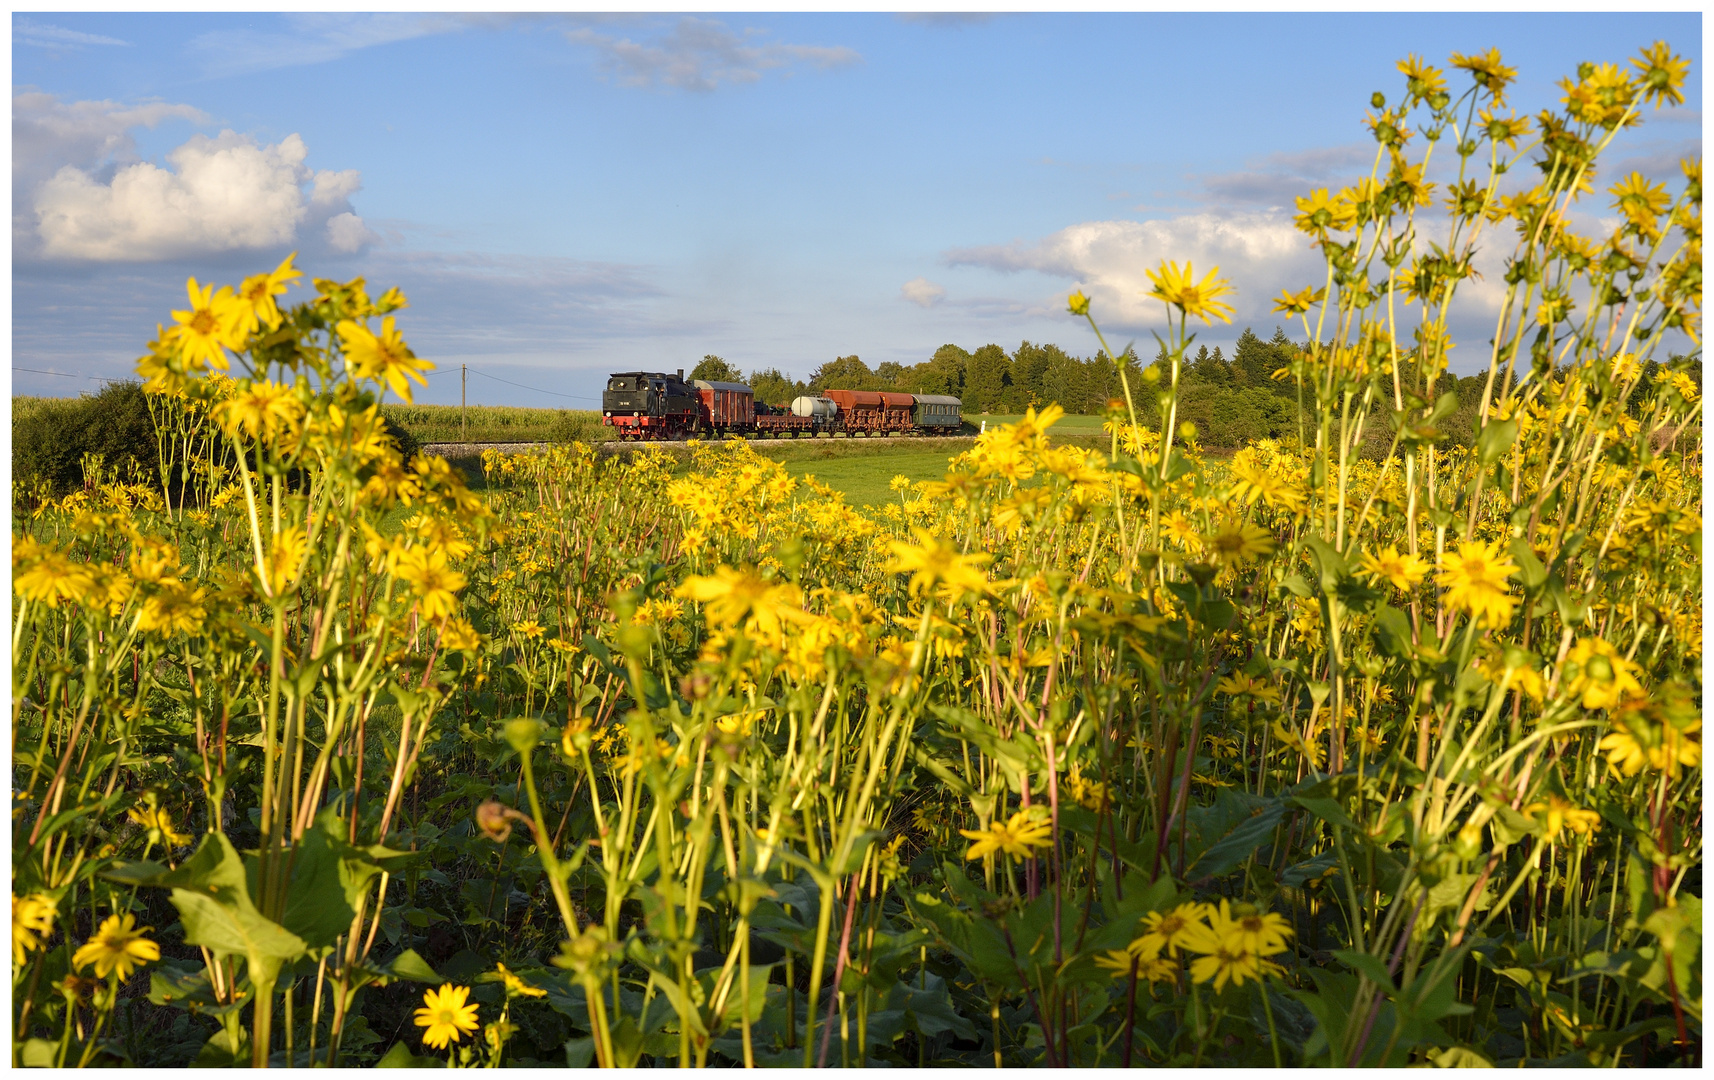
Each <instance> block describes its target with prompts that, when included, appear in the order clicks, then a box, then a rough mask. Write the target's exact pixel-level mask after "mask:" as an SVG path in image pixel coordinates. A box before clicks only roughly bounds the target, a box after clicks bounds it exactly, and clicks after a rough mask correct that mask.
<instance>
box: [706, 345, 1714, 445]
mask: <svg viewBox="0 0 1714 1080" xmlns="http://www.w3.org/2000/svg"><path fill="white" fill-rule="evenodd" d="M1301 348H1303V345H1301V344H1297V343H1294V342H1292V341H1291V339H1289V338H1288V337H1286V335H1285V331H1283V330H1281V329H1278V328H1276V329H1275V330H1274V334H1273V337H1272V338H1269V339H1268V340H1265V341H1264V340H1263V339H1261V338H1259V337H1257V336H1256V335H1255V334H1254V333H1253V332H1252V331H1251V330H1250V329H1249V328H1247V327H1246V328H1245V330H1244V332H1243V333H1242V334H1240V335H1239V337H1238V341H1237V345H1236V347H1235V348H1234V349H1233V350H1232V355H1231V356H1230V357H1227V356H1225V355H1223V354H1222V352H1221V350H1220V347H1219V346H1215V347H1214V348H1212V349H1210V348H1208V347H1207V346H1206V345H1202V346H1198V347H1197V351H1196V352H1195V354H1194V355H1193V356H1191V357H1190V358H1189V361H1188V362H1187V363H1186V364H1185V367H1184V370H1183V371H1182V372H1181V373H1180V382H1179V399H1178V418H1179V420H1180V421H1181V422H1182V421H1185V420H1189V421H1191V422H1192V423H1194V424H1196V428H1197V431H1198V437H1199V440H1200V441H1201V443H1202V444H1203V445H1205V446H1218V447H1238V446H1242V445H1244V444H1245V443H1246V442H1249V441H1250V440H1252V439H1263V438H1282V437H1288V436H1294V435H1296V434H1297V432H1298V422H1297V384H1296V382H1295V381H1294V380H1290V379H1288V380H1284V381H1277V380H1275V379H1274V378H1273V373H1274V372H1275V371H1278V370H1279V369H1280V368H1282V367H1284V366H1286V364H1287V363H1288V362H1289V361H1290V359H1291V357H1292V355H1293V354H1294V353H1295V352H1296V351H1298V350H1299V349H1301ZM1119 359H1120V361H1121V362H1123V363H1124V364H1125V365H1126V368H1127V370H1128V372H1129V378H1130V381H1131V393H1132V396H1133V398H1134V400H1135V401H1136V405H1137V412H1138V415H1139V418H1140V419H1142V420H1144V421H1145V422H1146V423H1149V424H1151V425H1154V426H1157V427H1158V426H1159V422H1160V417H1159V416H1158V415H1157V413H1158V410H1157V407H1156V403H1155V395H1156V392H1157V391H1158V389H1159V386H1160V384H1161V383H1164V381H1165V380H1166V378H1167V377H1168V376H1169V373H1168V371H1167V370H1166V368H1165V363H1164V356H1157V357H1156V358H1155V360H1154V361H1153V364H1159V365H1161V368H1162V370H1161V380H1160V382H1157V383H1156V384H1155V385H1154V386H1150V385H1148V384H1147V383H1146V382H1145V381H1144V379H1143V370H1144V366H1145V365H1143V363H1142V361H1141V359H1140V358H1139V356H1138V355H1137V353H1136V352H1135V350H1134V349H1129V348H1128V349H1126V351H1125V352H1124V353H1123V354H1122V355H1121V356H1120V358H1119ZM1677 361H1679V358H1678V357H1673V358H1672V360H1670V361H1669V364H1670V363H1675V362H1677ZM1660 367H1661V365H1659V364H1655V363H1652V362H1651V363H1650V364H1649V365H1648V371H1647V373H1646V376H1647V377H1646V379H1645V383H1648V382H1652V381H1653V379H1654V377H1655V374H1656V372H1657V371H1658V370H1659V369H1660ZM1694 367H1695V370H1694V374H1693V378H1695V380H1696V382H1697V384H1698V385H1700V384H1701V363H1700V361H1697V362H1696V363H1695V365H1694ZM691 377H692V378H696V379H710V380H722V381H731V382H745V383H748V384H749V385H750V386H751V387H752V388H754V389H755V391H756V398H757V400H759V401H765V402H767V403H768V404H770V405H785V404H787V403H789V402H790V401H791V399H792V398H794V397H797V396H799V395H800V394H812V393H818V392H820V391H823V390H833V389H839V390H898V391H902V392H905V393H911V394H950V395H951V396H953V397H956V398H959V399H961V400H962V401H963V402H964V415H965V416H970V417H974V416H980V415H982V414H984V413H990V414H994V413H997V414H1002V415H1005V414H1017V413H1021V412H1023V411H1024V409H1025V408H1027V407H1029V406H1031V405H1034V406H1037V407H1040V406H1043V405H1047V404H1051V403H1054V402H1057V403H1058V404H1059V406H1060V407H1061V408H1063V409H1064V410H1065V411H1066V412H1069V413H1083V414H1090V415H1098V414H1100V413H1103V412H1105V411H1106V409H1107V403H1108V402H1109V401H1112V400H1115V399H1120V398H1123V397H1124V389H1123V387H1122V386H1121V385H1120V383H1119V368H1118V365H1117V364H1115V363H1114V362H1113V361H1112V359H1110V358H1109V357H1107V356H1106V355H1105V354H1104V353H1097V354H1096V355H1094V356H1092V357H1090V358H1088V359H1083V358H1079V357H1076V356H1072V355H1070V354H1069V353H1067V352H1066V351H1065V350H1063V349H1061V348H1060V347H1059V346H1057V345H1036V344H1033V343H1031V342H1028V341H1025V342H1023V343H1021V344H1019V346H1018V347H1017V348H1016V349H1015V350H1013V351H1012V352H1011V353H1010V354H1008V353H1007V352H1006V350H1004V349H1002V348H1001V347H1000V346H998V345H984V346H982V347H981V348H979V349H977V350H975V351H974V352H970V351H967V350H965V349H963V348H960V347H959V346H957V345H942V346H941V347H940V348H938V349H936V350H935V351H934V355H933V356H931V357H929V358H928V359H927V360H925V361H923V362H922V363H920V364H915V365H913V366H911V367H905V366H904V365H903V364H897V363H891V362H889V363H884V364H881V365H880V366H879V367H876V368H873V369H871V368H870V367H869V365H867V364H865V363H864V362H863V361H862V360H861V359H860V358H858V357H857V356H841V357H839V358H837V359H834V360H830V361H828V362H827V363H825V364H823V365H821V366H820V367H818V368H816V369H815V370H814V371H813V372H811V373H810V376H809V379H808V381H804V380H801V379H792V378H791V377H790V376H788V375H786V374H784V373H783V372H781V371H780V370H779V369H778V368H767V369H763V370H760V371H754V372H751V373H750V374H749V375H748V376H746V375H744V374H743V373H742V372H741V371H739V370H738V368H737V367H735V366H734V365H732V364H730V363H728V362H727V361H726V360H723V359H721V358H720V357H718V356H705V357H703V359H702V363H700V364H698V365H697V366H696V369H695V370H694V371H692V372H691ZM1407 381H1409V382H1414V381H1415V380H1414V379H1410V380H1407ZM1486 381H1487V380H1486V375H1485V373H1484V374H1483V375H1467V376H1464V377H1462V378H1460V377H1459V376H1456V375H1453V374H1451V373H1450V372H1448V373H1446V374H1443V375H1442V376H1441V377H1440V381H1439V384H1438V385H1437V387H1436V390H1437V396H1438V394H1446V393H1455V394H1456V395H1457V396H1458V409H1457V411H1456V412H1454V413H1453V414H1452V415H1451V416H1450V417H1448V418H1447V419H1446V420H1445V421H1443V423H1442V425H1441V426H1442V429H1443V430H1444V432H1445V434H1446V436H1447V437H1448V438H1449V440H1450V441H1451V442H1453V443H1455V444H1459V445H1468V444H1469V443H1470V441H1471V439H1472V437H1473V433H1474V431H1475V427H1476V418H1477V412H1478V410H1479V408H1480V404H1481V398H1482V390H1483V387H1484V385H1485V384H1486ZM1646 396H1647V395H1646V392H1639V393H1638V394H1637V395H1635V400H1637V401H1638V402H1641V401H1642V400H1644V398H1646ZM1390 413H1391V403H1390V402H1385V403H1382V404H1381V405H1380V406H1379V408H1378V409H1377V411H1376V413H1375V422H1373V423H1371V424H1370V425H1369V427H1368V429H1367V431H1366V432H1365V439H1364V444H1365V445H1364V452H1365V453H1368V454H1371V455H1380V454H1384V453H1385V452H1386V449H1387V446H1388V445H1389V444H1390V443H1391V441H1392V431H1393V429H1392V425H1391V421H1390Z"/></svg>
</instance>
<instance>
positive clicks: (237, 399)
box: [214, 379, 304, 440]
mask: <svg viewBox="0 0 1714 1080" xmlns="http://www.w3.org/2000/svg"><path fill="white" fill-rule="evenodd" d="M303 414H304V407H303V403H302V402H300V401H299V400H298V397H297V394H296V393H294V392H293V390H292V388H291V387H289V386H285V385H283V384H281V383H277V382H270V381H267V380H259V379H253V380H246V381H244V382H242V383H240V384H239V389H238V392H237V393H236V394H234V395H233V396H231V397H229V398H227V399H226V400H225V401H222V402H221V403H220V404H218V405H216V406H215V407H214V416H215V419H216V420H218V421H219V422H220V426H221V427H222V428H223V429H224V430H225V431H226V433H227V434H229V435H237V434H238V432H240V431H243V432H245V433H246V434H248V435H249V436H250V437H251V438H256V437H258V436H263V437H265V438H267V439H269V440H273V439H275V438H278V437H279V435H280V433H281V432H282V431H284V432H290V433H293V434H295V433H296V432H297V430H298V426H299V424H300V423H301V422H302V420H303Z"/></svg>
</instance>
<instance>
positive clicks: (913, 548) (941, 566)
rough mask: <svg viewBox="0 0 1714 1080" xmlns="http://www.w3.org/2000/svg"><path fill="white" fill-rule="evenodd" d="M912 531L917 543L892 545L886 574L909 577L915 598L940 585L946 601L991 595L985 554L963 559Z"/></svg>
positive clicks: (935, 539) (948, 546) (943, 544)
mask: <svg viewBox="0 0 1714 1080" xmlns="http://www.w3.org/2000/svg"><path fill="white" fill-rule="evenodd" d="M1044 426H1045V425H1044ZM911 531H912V532H914V533H915V534H916V537H917V541H918V542H917V543H915V544H912V543H910V542H909V541H906V540H893V541H890V542H889V544H888V546H889V547H890V548H891V549H892V556H893V557H892V559H891V561H889V562H888V563H887V572H888V573H891V574H910V575H911V583H910V589H911V592H912V593H913V594H916V595H920V594H922V593H924V592H927V591H928V590H929V589H931V588H933V587H934V586H936V585H937V584H938V585H940V586H941V588H940V596H941V598H942V599H945V600H957V599H959V598H961V597H963V596H965V595H968V594H971V593H975V594H981V593H985V592H987V591H988V578H987V576H986V575H984V574H983V573H982V569H981V567H982V565H983V564H984V563H986V562H987V561H988V556H987V555H986V554H984V553H981V552H978V553H976V554H974V555H963V554H960V553H959V551H958V548H957V546H955V545H953V544H949V543H946V542H944V541H942V540H941V539H940V538H939V537H937V536H935V535H934V534H933V533H931V532H929V531H928V530H927V529H923V528H918V527H916V526H912V528H911Z"/></svg>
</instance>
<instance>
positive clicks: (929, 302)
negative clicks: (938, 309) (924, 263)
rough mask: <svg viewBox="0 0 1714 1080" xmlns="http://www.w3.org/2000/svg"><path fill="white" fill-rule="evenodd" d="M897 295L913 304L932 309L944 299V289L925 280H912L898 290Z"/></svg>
mask: <svg viewBox="0 0 1714 1080" xmlns="http://www.w3.org/2000/svg"><path fill="white" fill-rule="evenodd" d="M899 295H901V296H903V297H904V298H905V299H906V300H909V301H910V302H911V303H913V304H917V305H920V306H922V307H925V308H927V307H933V306H934V305H936V304H938V303H940V302H941V300H943V299H945V297H946V289H944V288H943V287H941V286H939V285H936V284H935V283H934V282H932V281H930V280H929V279H927V278H920V277H919V278H912V279H911V280H910V281H907V282H905V283H904V285H902V286H900V288H899Z"/></svg>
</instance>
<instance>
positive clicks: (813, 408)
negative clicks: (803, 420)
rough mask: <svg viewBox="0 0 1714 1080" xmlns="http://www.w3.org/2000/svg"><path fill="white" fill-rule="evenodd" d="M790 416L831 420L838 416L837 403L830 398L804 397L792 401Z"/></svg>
mask: <svg viewBox="0 0 1714 1080" xmlns="http://www.w3.org/2000/svg"><path fill="white" fill-rule="evenodd" d="M792 415H793V416H807V417H813V418H814V419H816V420H832V419H833V418H834V417H836V416H838V415H839V403H838V402H836V401H834V400H833V399H831V398H824V397H812V396H805V397H800V398H793V399H792Z"/></svg>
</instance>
